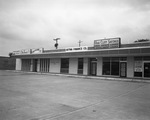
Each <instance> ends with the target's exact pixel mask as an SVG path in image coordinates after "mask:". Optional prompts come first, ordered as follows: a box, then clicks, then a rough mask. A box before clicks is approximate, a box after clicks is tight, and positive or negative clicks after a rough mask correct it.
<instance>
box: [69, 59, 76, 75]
mask: <svg viewBox="0 0 150 120" xmlns="http://www.w3.org/2000/svg"><path fill="white" fill-rule="evenodd" d="M77 70H78V58H70V59H69V74H77Z"/></svg>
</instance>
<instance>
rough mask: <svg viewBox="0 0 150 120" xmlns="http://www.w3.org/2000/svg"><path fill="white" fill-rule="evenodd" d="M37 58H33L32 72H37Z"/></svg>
mask: <svg viewBox="0 0 150 120" xmlns="http://www.w3.org/2000/svg"><path fill="white" fill-rule="evenodd" d="M37 63H38V59H33V72H37Z"/></svg>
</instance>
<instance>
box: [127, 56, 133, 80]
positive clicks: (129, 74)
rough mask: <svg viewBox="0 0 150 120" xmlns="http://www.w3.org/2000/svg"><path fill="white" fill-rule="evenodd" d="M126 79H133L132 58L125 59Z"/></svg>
mask: <svg viewBox="0 0 150 120" xmlns="http://www.w3.org/2000/svg"><path fill="white" fill-rule="evenodd" d="M127 77H134V57H132V56H128V57H127Z"/></svg>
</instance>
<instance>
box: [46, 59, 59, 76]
mask: <svg viewBox="0 0 150 120" xmlns="http://www.w3.org/2000/svg"><path fill="white" fill-rule="evenodd" d="M60 63H61V62H60V58H51V60H50V69H49V72H52V73H60Z"/></svg>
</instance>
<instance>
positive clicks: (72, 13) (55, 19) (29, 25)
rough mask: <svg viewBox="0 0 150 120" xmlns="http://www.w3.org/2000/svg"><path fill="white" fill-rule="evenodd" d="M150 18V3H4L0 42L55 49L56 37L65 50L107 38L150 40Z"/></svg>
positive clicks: (63, 0) (49, 0)
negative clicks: (147, 38) (146, 38)
mask: <svg viewBox="0 0 150 120" xmlns="http://www.w3.org/2000/svg"><path fill="white" fill-rule="evenodd" d="M149 16H150V1H149V0H61V1H60V0H55V1H54V0H44V1H43V0H0V26H1V27H0V42H1V43H3V45H4V46H5V48H6V47H7V48H11V49H10V51H11V50H12V49H16V48H27V47H32V46H33V47H38V46H39V47H41V46H42V47H46V48H48V49H49V48H54V46H53V45H54V41H53V39H54V38H56V37H60V38H61V40H60V41H59V43H60V46H59V47H61V48H64V47H68V46H77V45H78V40H82V41H83V43H82V44H83V45H87V46H91V45H93V40H95V39H100V38H104V37H120V36H121V37H122V42H123V43H125V42H126V40H127V39H128V41H130V42H133V41H134V40H136V39H137V38H141V37H143V38H144V36H147V37H149V31H148V30H149V26H150V23H149V21H150V17H149ZM6 41H7V42H6ZM19 42H20V43H19ZM21 43H23V45H21ZM29 43H34V44H29ZM10 44H11V45H14V46H11V47H9V46H10Z"/></svg>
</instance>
